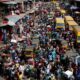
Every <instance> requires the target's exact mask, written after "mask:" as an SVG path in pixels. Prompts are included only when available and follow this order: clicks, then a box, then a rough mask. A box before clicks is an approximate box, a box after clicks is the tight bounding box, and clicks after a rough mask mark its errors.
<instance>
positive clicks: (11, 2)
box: [3, 1, 17, 5]
mask: <svg viewBox="0 0 80 80" xmlns="http://www.w3.org/2000/svg"><path fill="white" fill-rule="evenodd" d="M3 3H4V4H13V5H14V4H17V2H15V1H9V2H3Z"/></svg>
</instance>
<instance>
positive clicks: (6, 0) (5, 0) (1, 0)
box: [0, 0, 10, 2]
mask: <svg viewBox="0 0 80 80" xmlns="http://www.w3.org/2000/svg"><path fill="white" fill-rule="evenodd" d="M8 1H10V0H0V2H8Z"/></svg>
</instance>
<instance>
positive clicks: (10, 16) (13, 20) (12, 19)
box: [6, 15, 21, 23]
mask: <svg viewBox="0 0 80 80" xmlns="http://www.w3.org/2000/svg"><path fill="white" fill-rule="evenodd" d="M6 18H7V19H8V20H9V21H10V22H13V23H16V22H17V21H19V20H20V19H21V17H20V16H19V15H9V16H6Z"/></svg>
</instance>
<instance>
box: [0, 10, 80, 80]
mask: <svg viewBox="0 0 80 80" xmlns="http://www.w3.org/2000/svg"><path fill="white" fill-rule="evenodd" d="M46 10H47V11H49V8H47V9H46ZM49 12H50V11H49ZM49 12H48V13H49ZM48 13H46V14H45V13H44V12H41V13H38V14H37V15H36V16H35V19H36V20H35V23H36V24H38V26H36V25H35V23H34V25H33V26H31V25H29V24H27V26H25V27H24V29H23V31H22V34H23V35H24V36H26V39H25V40H23V41H21V42H17V43H12V42H11V43H10V46H9V47H6V49H5V50H3V52H4V53H6V54H2V55H1V56H0V75H1V76H2V77H4V79H5V80H80V64H78V65H77V66H76V64H75V62H74V61H73V59H72V58H69V57H68V56H65V54H66V52H67V50H66V49H65V48H63V47H62V44H61V41H60V39H62V40H66V41H67V42H68V43H69V44H68V45H69V49H72V47H73V44H72V42H74V41H73V40H74V35H73V33H72V32H70V31H65V30H63V29H62V30H56V29H55V21H53V20H54V16H53V19H52V20H49V19H48ZM29 16H30V17H31V16H32V15H29ZM33 16H34V14H33ZM42 24H45V25H42ZM49 25H50V26H51V27H48V26H49ZM35 31H36V33H37V35H36V36H38V37H37V39H38V40H39V43H38V44H37V45H36V46H34V44H33V42H32V41H33V37H34V35H35ZM17 33H18V34H20V33H19V30H18V31H17ZM14 36H15V34H13V35H12V37H14ZM18 36H21V35H18ZM28 46H34V48H33V54H34V55H35V56H34V57H32V58H27V57H26V55H27V53H25V51H24V50H25V49H26V48H27V47H28Z"/></svg>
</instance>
